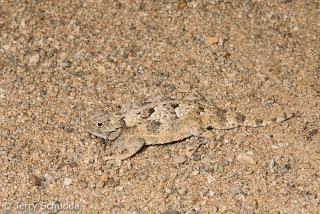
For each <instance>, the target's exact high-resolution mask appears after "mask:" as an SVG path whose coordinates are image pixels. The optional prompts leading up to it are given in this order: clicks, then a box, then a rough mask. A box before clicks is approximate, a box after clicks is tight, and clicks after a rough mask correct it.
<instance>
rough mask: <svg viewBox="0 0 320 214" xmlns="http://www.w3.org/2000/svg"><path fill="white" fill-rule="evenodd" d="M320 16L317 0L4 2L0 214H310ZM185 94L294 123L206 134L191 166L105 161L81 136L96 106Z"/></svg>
mask: <svg viewBox="0 0 320 214" xmlns="http://www.w3.org/2000/svg"><path fill="white" fill-rule="evenodd" d="M70 2H72V3H70ZM319 17H320V3H319V1H317V0H306V1H302V0H301V1H300V0H296V1H291V0H277V1H267V0H255V1H251V0H250V1H249V0H248V1H232V0H224V1H217V0H211V1H191V0H188V1H180V2H178V1H173V0H167V1H165V0H156V1H148V0H144V1H124V0H123V1H116V0H104V1H85V0H83V1H82V0H79V1H38V0H33V1H31V0H30V1H16V2H13V1H12V2H7V1H1V4H0V124H1V127H0V140H1V141H0V157H1V158H0V166H1V173H0V176H1V178H0V186H1V190H2V191H1V193H0V199H1V201H0V203H1V208H2V209H1V212H2V213H19V212H21V213H27V212H30V211H34V210H33V208H34V207H33V206H36V211H35V212H34V213H57V212H59V213H70V212H73V209H77V210H76V211H77V212H79V213H165V214H177V213H315V212H316V211H317V210H318V211H319V210H320V205H319V203H320V177H319V176H320V171H319V170H320V167H319V136H320V134H319V131H318V130H319V127H320V122H319V118H320V107H319V101H320V99H319V93H320V79H319V76H320V63H319V52H320V51H319V50H320V40H319V37H320V35H319V32H320V19H319ZM192 90H194V91H197V92H199V93H201V94H202V95H203V96H205V97H206V98H207V99H208V100H211V101H213V102H214V103H215V104H216V105H217V106H219V107H220V108H223V109H233V110H236V111H239V112H241V113H243V114H245V115H247V116H248V117H252V118H259V117H260V118H272V117H274V116H280V115H282V114H283V113H290V112H299V113H298V114H297V115H296V117H294V118H292V119H290V120H288V121H286V122H283V123H277V124H275V125H272V126H268V127H261V128H237V129H233V130H228V131H215V130H212V131H213V133H214V134H215V135H216V136H217V137H216V139H214V142H215V143H214V144H208V145H204V146H202V147H201V148H200V149H199V150H198V151H197V152H196V153H195V154H194V158H193V159H183V158H184V156H183V155H184V154H185V149H186V147H187V146H188V142H187V141H182V142H178V143H173V144H166V145H159V146H148V147H145V148H143V150H142V151H140V152H139V153H138V154H137V155H135V156H134V157H132V158H130V159H128V160H125V161H122V162H121V161H104V160H103V156H104V155H105V154H106V153H107V152H108V151H106V150H104V143H105V142H104V141H103V140H101V139H99V138H96V137H94V136H91V135H90V134H88V133H87V132H86V131H85V129H84V125H85V122H86V118H87V117H88V113H89V112H90V111H92V110H94V109H96V108H104V109H105V110H108V111H119V110H123V109H130V108H132V107H134V106H135V105H136V103H141V102H142V101H158V100H165V99H180V98H183V97H184V96H186V94H188V93H189V92H190V91H192ZM73 213H75V212H73Z"/></svg>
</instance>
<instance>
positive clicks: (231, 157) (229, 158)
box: [226, 155, 235, 163]
mask: <svg viewBox="0 0 320 214" xmlns="http://www.w3.org/2000/svg"><path fill="white" fill-rule="evenodd" d="M234 158H235V156H234V155H230V156H228V157H227V158H226V160H227V161H229V162H230V163H233V161H234Z"/></svg>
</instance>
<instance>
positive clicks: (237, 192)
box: [230, 187, 241, 195]
mask: <svg viewBox="0 0 320 214" xmlns="http://www.w3.org/2000/svg"><path fill="white" fill-rule="evenodd" d="M230 193H231V194H232V195H237V194H239V193H241V189H240V188H239V187H231V188H230Z"/></svg>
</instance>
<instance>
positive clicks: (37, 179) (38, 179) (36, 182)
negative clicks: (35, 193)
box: [32, 175, 42, 186]
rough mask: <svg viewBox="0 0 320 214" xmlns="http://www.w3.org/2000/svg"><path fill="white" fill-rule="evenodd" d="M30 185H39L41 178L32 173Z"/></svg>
mask: <svg viewBox="0 0 320 214" xmlns="http://www.w3.org/2000/svg"><path fill="white" fill-rule="evenodd" d="M32 180H33V181H32V185H33V186H40V185H41V181H42V180H41V178H39V177H37V176H35V175H33V176H32Z"/></svg>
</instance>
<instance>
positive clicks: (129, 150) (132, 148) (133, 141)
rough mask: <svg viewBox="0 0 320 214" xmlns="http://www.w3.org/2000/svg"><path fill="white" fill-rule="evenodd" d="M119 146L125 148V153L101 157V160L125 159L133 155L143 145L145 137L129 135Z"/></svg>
mask: <svg viewBox="0 0 320 214" xmlns="http://www.w3.org/2000/svg"><path fill="white" fill-rule="evenodd" d="M122 144H123V145H121V147H122V148H123V149H124V150H125V152H126V153H125V154H120V155H113V156H105V157H103V160H112V159H116V160H125V159H128V158H130V157H132V156H133V155H135V154H136V153H137V152H138V151H139V150H140V149H141V148H142V147H143V146H144V145H145V139H143V138H141V137H131V136H130V137H129V136H128V139H126V140H124V142H123V143H122Z"/></svg>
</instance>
